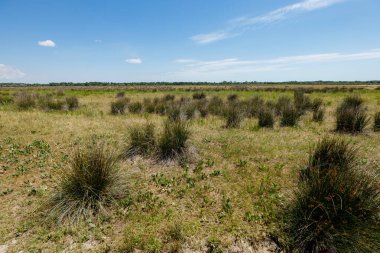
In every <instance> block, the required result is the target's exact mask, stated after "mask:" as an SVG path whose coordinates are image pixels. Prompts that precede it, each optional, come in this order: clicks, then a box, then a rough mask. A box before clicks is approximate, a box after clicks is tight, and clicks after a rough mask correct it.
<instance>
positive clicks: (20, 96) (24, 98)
mask: <svg viewBox="0 0 380 253" xmlns="http://www.w3.org/2000/svg"><path fill="white" fill-rule="evenodd" d="M14 101H15V104H16V106H17V108H18V109H20V110H26V109H29V108H32V107H35V106H36V95H35V94H33V93H30V92H18V93H16V96H15V99H14Z"/></svg>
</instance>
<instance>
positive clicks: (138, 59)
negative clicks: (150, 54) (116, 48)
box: [125, 58, 142, 64]
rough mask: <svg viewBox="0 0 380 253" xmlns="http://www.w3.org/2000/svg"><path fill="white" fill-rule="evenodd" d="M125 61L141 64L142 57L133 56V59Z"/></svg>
mask: <svg viewBox="0 0 380 253" xmlns="http://www.w3.org/2000/svg"><path fill="white" fill-rule="evenodd" d="M125 62H127V63H129V64H141V63H142V60H141V59H140V58H131V59H126V60H125Z"/></svg>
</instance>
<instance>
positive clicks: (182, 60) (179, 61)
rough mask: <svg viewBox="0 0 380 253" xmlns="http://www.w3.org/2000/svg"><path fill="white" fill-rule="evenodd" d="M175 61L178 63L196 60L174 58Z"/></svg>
mask: <svg viewBox="0 0 380 253" xmlns="http://www.w3.org/2000/svg"><path fill="white" fill-rule="evenodd" d="M174 62H176V63H191V62H195V60H193V59H176V60H174Z"/></svg>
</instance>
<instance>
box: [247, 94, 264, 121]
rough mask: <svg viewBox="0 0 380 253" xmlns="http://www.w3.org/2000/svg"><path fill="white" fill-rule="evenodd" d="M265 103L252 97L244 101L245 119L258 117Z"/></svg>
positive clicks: (257, 97) (256, 97)
mask: <svg viewBox="0 0 380 253" xmlns="http://www.w3.org/2000/svg"><path fill="white" fill-rule="evenodd" d="M264 106H265V101H264V100H263V99H262V98H261V97H259V96H254V97H252V98H250V99H248V100H247V101H246V107H247V109H246V110H247V117H250V118H252V117H258V116H259V113H260V112H261V109H262V108H264Z"/></svg>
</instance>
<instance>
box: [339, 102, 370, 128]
mask: <svg viewBox="0 0 380 253" xmlns="http://www.w3.org/2000/svg"><path fill="white" fill-rule="evenodd" d="M368 122H369V118H368V116H367V113H366V111H365V108H364V107H363V100H362V99H361V98H360V97H357V96H349V97H346V98H345V99H344V101H343V102H342V104H341V105H340V106H338V108H337V110H336V130H337V131H341V132H350V133H354V132H362V131H363V129H364V128H365V127H366V126H367V124H368Z"/></svg>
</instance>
